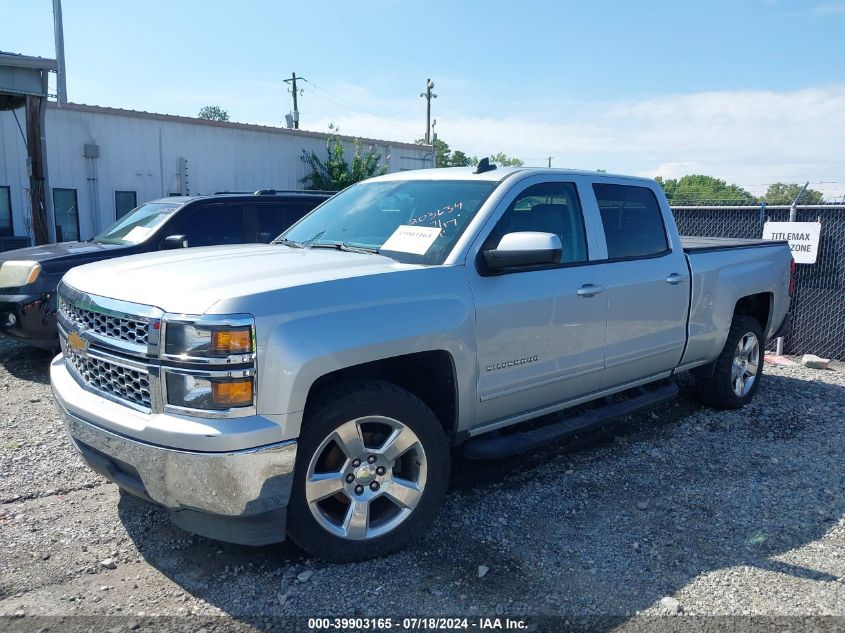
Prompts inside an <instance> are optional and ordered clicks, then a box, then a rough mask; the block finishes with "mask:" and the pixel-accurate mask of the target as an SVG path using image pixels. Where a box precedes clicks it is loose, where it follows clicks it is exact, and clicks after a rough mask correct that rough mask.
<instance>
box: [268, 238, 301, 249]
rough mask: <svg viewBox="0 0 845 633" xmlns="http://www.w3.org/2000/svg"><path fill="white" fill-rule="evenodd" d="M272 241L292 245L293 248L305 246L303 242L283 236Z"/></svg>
mask: <svg viewBox="0 0 845 633" xmlns="http://www.w3.org/2000/svg"><path fill="white" fill-rule="evenodd" d="M270 243H271V244H284V245H285V246H291V247H293V248H305V245H304V244H303V243H302V242H297V241H295V240H289V239H288V238H286V237H283V238H282V239H280V240H273V241H272V242H270Z"/></svg>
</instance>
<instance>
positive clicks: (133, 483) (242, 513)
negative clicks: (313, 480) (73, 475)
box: [52, 357, 297, 545]
mask: <svg viewBox="0 0 845 633" xmlns="http://www.w3.org/2000/svg"><path fill="white" fill-rule="evenodd" d="M60 358H61V357H59V359H57V360H60ZM52 369H53V372H55V371H56V369H57V368H56V366H55V362H54V367H53V368H52ZM76 389H78V390H80V391H82V388H81V387H80V386H79V385H77V384H76V383H75V382H67V381H62V380H59V381H55V380H54V381H53V391H54V395H55V398H56V402H57V404H58V407H59V411H60V412H61V414H62V416H63V417H64V422H65V426H66V428H67V431H68V434H69V435H70V438H71V440H72V441H73V444H74V446H75V447H76V448H77V450H78V451H79V453H80V454H81V455H82V457H83V458H84V459H85V461H86V463H87V464H88V465H89V466H90V467H91V468H92V469H93V470H95V471H96V472H98V473H99V474H101V475H102V476H104V477H106V478H107V479H109V480H110V481H113V482H114V483H116V484H117V485H118V486H120V487H121V488H122V489H124V490H126V491H127V492H129V493H131V494H133V495H135V496H138V497H141V498H142V499H145V500H147V501H150V502H153V503H155V504H157V505H160V506H163V507H165V508H167V509H168V510H170V511H171V512H172V516H173V519H174V522H175V523H176V524H177V525H179V526H180V527H182V528H184V529H187V530H189V531H192V532H195V533H198V534H201V535H203V536H207V537H209V538H215V539H218V540H223V541H229V542H234V543H242V544H247V545H264V544H267V543H273V542H278V541H282V540H284V537H285V519H286V512H285V508H286V506H287V503H288V500H289V498H290V490H291V485H292V481H293V470H294V464H295V462H296V448H297V445H296V442H295V441H285V442H278V443H275V444H269V445H265V446H261V447H258V448H251V449H243V450H230V451H225V452H202V451H191V450H182V449H174V448H167V447H163V446H159V445H156V444H150V443H146V442H142V441H139V440H137V439H133V438H131V437H128V436H126V435H123V434H121V433H117V432H114V431H111V430H107V429H105V428H102V427H101V426H98V425H97V424H95V423H93V422H92V421H90V420H87V419H85V418H86V417H87V416H86V415H85V412H84V411H80V410H79V409H78V408H77V409H76V410H75V411H70V410H69V409H68V407H67V406H66V398H67V397H68V396H73V395H74V394H72V393H71V394H68V393H67V391H68V390H71V391H72V390H76ZM108 404H112V403H108ZM113 406H114V407H117V406H118V405H113ZM124 409H125V408H124ZM116 410H117V409H112V414H114V412H115V411H116ZM135 415H136V412H133V411H131V410H130V409H126V417H127V421H128V422H129V423H130V427H131V423H132V421H133V420H134V417H135ZM91 417H92V418H95V419H96V416H94V415H92V416H91ZM175 421H176V422H178V420H175ZM114 422H116V423H118V422H120V421H119V420H114ZM130 427H127V428H130Z"/></svg>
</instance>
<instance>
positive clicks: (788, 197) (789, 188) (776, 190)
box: [761, 182, 824, 204]
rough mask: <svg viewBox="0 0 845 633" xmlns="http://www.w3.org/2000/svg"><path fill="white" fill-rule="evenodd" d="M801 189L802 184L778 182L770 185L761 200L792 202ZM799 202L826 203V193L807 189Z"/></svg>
mask: <svg viewBox="0 0 845 633" xmlns="http://www.w3.org/2000/svg"><path fill="white" fill-rule="evenodd" d="M799 191H801V185H795V184H786V183H783V182H776V183H774V184H772V185H769V188H768V189H766V194H765V195H764V196H763V197H762V198H761V200H765V201H766V204H792V201H793V200H795V196H797V195H798V192H799ZM798 204H824V194H823V193H822V192H821V191H816V190H815V189H807V191H805V192H804V193H803V195H802V196H801V199H800V200H799V201H798Z"/></svg>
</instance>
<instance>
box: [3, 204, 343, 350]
mask: <svg viewBox="0 0 845 633" xmlns="http://www.w3.org/2000/svg"><path fill="white" fill-rule="evenodd" d="M332 195H333V194H332V193H330V192H314V191H275V190H272V189H262V190H261V191H256V192H255V193H254V194H250V193H228V192H225V193H216V194H214V195H211V196H196V197H187V196H179V197H172V198H162V199H160V200H153V201H151V202H147V203H145V204H142V205H141V206H140V207H137V208H136V209H133V210H132V211H130V212H129V213H127V214H126V215H125V216H123V217H122V218H120V219H119V220H118V221H117V222H115V223H114V224H112V225H111V226H110V227H109V228H107V229H106V230H105V231H103V232H102V233H100V234H99V235H98V236H96V237H94V238H92V239H90V240H88V241H87V242H62V243H60V244H46V245H43V246H33V247H30V248H20V249H18V250H14V251H8V252H5V253H0V333H3V334H7V335H9V336H14V337H16V338H18V339H20V340H22V341H24V342H27V343H29V344H31V345H37V346H39V347H46V348H55V347H56V346H57V344H58V335H57V332H56V286H57V285H58V283H59V280H60V279H61V278H62V275H64V274H65V273H66V272H67V271H68V270H70V269H71V268H73V267H74V266H81V265H82V264H88V263H90V262H96V261H100V260H103V259H111V258H113V257H124V256H126V255H135V254H137V253H148V252H151V251H157V250H164V249H171V248H186V247H191V246H214V245H218V244H249V243H267V242H270V241H271V240H273V239H274V238H275V237H276V236H277V235H279V234H280V233H282V231H284V230H285V229H287V228H288V227H289V226H290V225H291V224H293V223H294V222H296V221H297V220H299V219H300V218H301V217H302V216H304V215H305V214H306V213H308V212H309V211H311V209H313V208H314V207H316V206H317V205H319V204H320V203H322V202H323V201H325V200H327V199H328V198H330V197H331V196H332Z"/></svg>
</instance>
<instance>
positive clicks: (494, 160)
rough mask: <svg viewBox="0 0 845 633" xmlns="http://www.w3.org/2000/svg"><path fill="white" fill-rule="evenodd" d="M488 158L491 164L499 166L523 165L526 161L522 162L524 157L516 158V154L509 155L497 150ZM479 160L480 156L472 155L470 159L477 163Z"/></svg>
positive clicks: (470, 161)
mask: <svg viewBox="0 0 845 633" xmlns="http://www.w3.org/2000/svg"><path fill="white" fill-rule="evenodd" d="M482 158H483V156H482ZM488 158H489V159H490V163H491V164H493V165H498V166H499V167H522V166H523V165H524V164H525V163H524V162H522V159H519V158H516V157H515V156H508V155H507V154H505V153H504V152H497V153H495V154H491V155H490V156H488ZM478 161H479V158H478V156H472V157H471V158H470V159H469V164H470V165H477V164H478Z"/></svg>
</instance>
